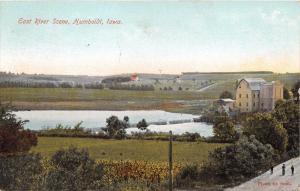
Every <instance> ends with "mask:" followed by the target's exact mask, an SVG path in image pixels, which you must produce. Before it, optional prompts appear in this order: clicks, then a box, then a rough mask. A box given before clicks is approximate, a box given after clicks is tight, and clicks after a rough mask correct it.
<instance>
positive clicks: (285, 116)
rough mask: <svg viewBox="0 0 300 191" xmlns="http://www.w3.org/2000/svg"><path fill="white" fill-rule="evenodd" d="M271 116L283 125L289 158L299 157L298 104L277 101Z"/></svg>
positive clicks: (299, 117) (299, 115) (299, 111)
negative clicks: (286, 136) (286, 135)
mask: <svg viewBox="0 0 300 191" xmlns="http://www.w3.org/2000/svg"><path fill="white" fill-rule="evenodd" d="M273 116H274V117H275V118H276V119H277V120H278V121H279V122H280V123H281V124H282V125H283V127H284V128H285V129H286V131H287V134H288V145H287V152H288V154H289V155H290V156H291V157H296V156H299V154H300V153H299V150H300V145H299V144H300V143H299V139H300V137H299V122H300V108H299V106H298V104H296V103H294V102H293V101H292V100H290V101H282V100H279V101H277V102H276V104H275V109H274V111H273Z"/></svg>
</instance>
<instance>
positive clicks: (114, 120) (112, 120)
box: [103, 115, 129, 139]
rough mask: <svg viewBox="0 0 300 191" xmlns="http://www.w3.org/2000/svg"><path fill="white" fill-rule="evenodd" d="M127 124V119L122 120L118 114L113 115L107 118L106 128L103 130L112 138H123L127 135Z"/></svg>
mask: <svg viewBox="0 0 300 191" xmlns="http://www.w3.org/2000/svg"><path fill="white" fill-rule="evenodd" d="M125 118H126V117H125ZM128 120H129V118H128ZM127 124H128V123H127V122H126V121H121V120H119V118H118V117H117V116H114V115H113V116H110V117H109V118H107V119H106V128H103V130H104V131H105V132H106V133H107V135H108V136H109V137H111V138H113V137H114V138H117V139H123V138H125V135H126V131H125V128H127Z"/></svg>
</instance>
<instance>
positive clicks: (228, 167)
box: [200, 135, 277, 183]
mask: <svg viewBox="0 0 300 191" xmlns="http://www.w3.org/2000/svg"><path fill="white" fill-rule="evenodd" d="M276 159H277V156H276V155H275V154H274V149H273V148H272V146H271V145H270V144H263V143H261V142H259V141H258V140H257V139H256V138H255V136H254V135H251V136H250V138H247V137H246V136H244V137H242V138H240V139H239V141H238V142H237V143H235V144H233V145H230V146H227V147H225V148H217V149H216V150H214V151H213V152H212V153H210V155H209V160H208V162H207V163H206V164H205V165H204V167H203V168H202V170H201V173H200V178H201V179H202V180H204V181H208V182H211V181H212V180H214V181H215V182H217V183H230V182H239V181H242V180H244V179H245V178H250V177H254V176H256V175H258V174H259V172H260V171H262V170H265V169H267V168H269V167H270V165H272V163H273V162H274V160H276Z"/></svg>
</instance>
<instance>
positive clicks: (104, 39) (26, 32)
mask: <svg viewBox="0 0 300 191" xmlns="http://www.w3.org/2000/svg"><path fill="white" fill-rule="evenodd" d="M19 18H25V19H33V20H34V19H35V18H42V19H49V20H50V21H52V19H53V18H58V19H69V20H70V21H73V20H74V19H76V18H80V19H86V18H91V19H94V18H102V19H104V20H106V19H107V18H112V19H120V20H121V22H122V24H121V25H103V26H98V25H80V26H75V25H66V26H63V25H52V24H49V25H46V26H36V25H34V24H31V25H20V24H18V23H17V21H18V19H19ZM299 24H300V3H299V2H224V1H223V2H93V1H92V2H70V1H66V2H65V3H62V2H0V70H2V71H12V72H26V73H48V74H88V75H107V74H116V73H131V72H146V73H158V72H159V70H162V72H163V73H180V72H187V71H199V72H208V71H241V70H242V71H245V70H272V71H275V72H299V69H300V68H299V67H300V48H299V46H300V45H299V43H300V36H299V35H300V28H299V26H300V25H299ZM88 44H89V45H88Z"/></svg>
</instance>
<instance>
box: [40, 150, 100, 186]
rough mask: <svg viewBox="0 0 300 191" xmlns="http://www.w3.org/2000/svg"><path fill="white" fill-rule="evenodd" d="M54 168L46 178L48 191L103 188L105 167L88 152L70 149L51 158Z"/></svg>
mask: <svg viewBox="0 0 300 191" xmlns="http://www.w3.org/2000/svg"><path fill="white" fill-rule="evenodd" d="M50 164H51V166H52V168H51V169H50V170H49V172H48V173H47V175H46V177H45V184H44V186H45V189H47V190H95V189H99V188H101V187H103V184H102V182H101V179H102V176H103V166H102V165H97V164H96V163H95V162H94V160H92V159H91V158H90V157H89V154H88V152H87V151H86V150H79V149H77V148H74V147H70V148H68V149H66V150H59V151H57V152H56V153H55V154H54V155H53V156H52V158H51V160H50Z"/></svg>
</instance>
